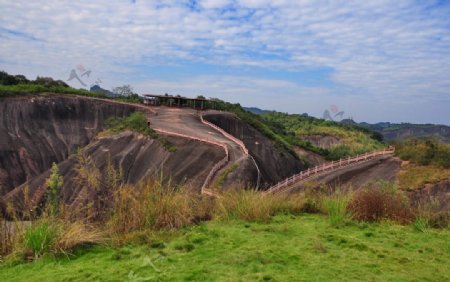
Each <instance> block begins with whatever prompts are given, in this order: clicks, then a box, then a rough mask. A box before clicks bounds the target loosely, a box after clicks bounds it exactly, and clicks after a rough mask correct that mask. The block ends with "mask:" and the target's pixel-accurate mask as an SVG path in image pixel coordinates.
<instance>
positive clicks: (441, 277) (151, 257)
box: [0, 215, 450, 281]
mask: <svg viewBox="0 0 450 282" xmlns="http://www.w3.org/2000/svg"><path fill="white" fill-rule="evenodd" d="M150 236H151V237H152V239H151V240H148V238H146V240H145V241H147V242H150V243H145V244H144V243H142V244H138V245H132V246H126V247H121V248H111V247H107V246H96V247H92V248H85V249H79V250H78V251H76V252H75V253H74V255H73V256H70V257H54V256H50V255H49V256H44V257H42V258H40V259H38V260H36V261H34V262H32V263H23V264H19V265H7V264H5V265H0V281H86V280H90V281H128V280H129V281H161V280H162V281H165V280H171V281H180V280H194V281H216V280H222V281H249V280H252V281H253V280H257V281H302V280H307V281H311V280H313V281H330V280H340V281H342V280H346V281H349V280H364V281H370V280H383V281H386V280H388V281H449V279H450V268H449V267H448V266H449V265H450V232H449V231H448V230H439V231H437V230H431V229H429V230H427V232H425V233H422V232H417V231H414V230H413V228H412V227H411V226H400V225H396V224H392V223H379V224H367V223H355V222H351V223H348V224H347V225H345V226H342V227H340V228H336V227H332V226H331V225H330V223H329V221H328V220H327V218H326V217H324V216H322V215H299V216H288V215H278V216H275V217H274V218H273V219H272V220H271V221H270V222H269V223H255V222H252V223H249V222H244V221H240V220H230V221H217V220H213V221H210V222H205V223H202V224H200V225H197V226H193V227H187V228H184V229H180V230H178V231H172V232H167V231H166V232H163V231H160V232H155V233H153V234H152V235H150Z"/></svg>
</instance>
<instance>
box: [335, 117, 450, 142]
mask: <svg viewBox="0 0 450 282" xmlns="http://www.w3.org/2000/svg"><path fill="white" fill-rule="evenodd" d="M342 122H343V123H346V124H358V125H360V126H363V127H365V128H368V129H370V130H374V131H377V132H379V133H381V134H382V135H383V138H384V140H386V141H392V140H403V139H407V138H412V137H437V138H438V139H440V140H441V141H443V142H445V143H450V126H447V125H439V124H413V123H390V122H379V123H375V124H370V123H367V122H361V123H355V122H354V121H352V120H344V121H342Z"/></svg>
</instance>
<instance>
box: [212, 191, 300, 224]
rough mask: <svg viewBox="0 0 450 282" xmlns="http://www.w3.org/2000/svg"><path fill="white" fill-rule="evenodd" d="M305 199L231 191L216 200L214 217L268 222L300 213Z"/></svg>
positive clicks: (296, 195)
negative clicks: (279, 214) (283, 214)
mask: <svg viewBox="0 0 450 282" xmlns="http://www.w3.org/2000/svg"><path fill="white" fill-rule="evenodd" d="M303 205H304V198H303V197H302V196H301V195H299V194H295V195H285V194H275V195H270V194H264V193H261V192H258V191H255V190H237V189H236V190H230V191H227V192H225V193H222V194H220V195H219V197H217V199H215V208H214V217H215V218H218V219H226V220H230V219H241V220H248V221H261V222H267V221H269V220H270V218H271V217H272V216H274V215H276V214H278V213H299V212H301V211H302V208H303Z"/></svg>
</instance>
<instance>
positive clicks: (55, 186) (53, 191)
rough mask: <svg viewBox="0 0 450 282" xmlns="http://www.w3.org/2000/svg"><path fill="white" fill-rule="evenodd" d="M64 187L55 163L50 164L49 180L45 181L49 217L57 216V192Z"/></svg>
mask: <svg viewBox="0 0 450 282" xmlns="http://www.w3.org/2000/svg"><path fill="white" fill-rule="evenodd" d="M63 185H64V182H63V177H62V176H61V175H60V174H59V169H58V166H57V165H56V163H53V164H52V168H51V173H50V178H49V179H48V180H47V186H48V187H49V191H48V204H49V206H48V207H49V212H50V214H51V215H56V214H58V211H59V191H60V189H61V187H62V186H63Z"/></svg>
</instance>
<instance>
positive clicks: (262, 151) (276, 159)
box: [204, 113, 305, 188]
mask: <svg viewBox="0 0 450 282" xmlns="http://www.w3.org/2000/svg"><path fill="white" fill-rule="evenodd" d="M204 118H205V119H206V120H208V121H209V122H211V123H213V124H215V125H217V126H219V127H220V128H222V129H223V130H225V131H226V132H228V133H229V134H231V135H233V136H234V137H236V138H238V139H240V140H242V141H243V142H244V144H245V146H246V147H247V149H248V150H249V153H250V154H251V155H252V156H253V157H254V159H255V161H256V163H257V164H258V167H259V169H260V171H261V183H260V187H261V188H265V187H269V186H271V185H272V184H275V183H277V182H278V181H280V180H283V179H285V178H287V177H289V176H291V175H293V174H295V173H298V172H299V171H301V170H302V169H304V168H305V164H304V163H302V162H301V161H300V160H298V159H297V158H296V157H294V156H293V155H291V154H290V153H288V152H286V151H283V150H282V149H278V148H277V147H276V144H275V143H274V142H273V141H272V140H270V139H269V138H267V137H266V136H264V135H263V134H262V133H260V132H259V131H258V130H256V129H255V128H253V127H252V126H251V125H249V124H247V123H245V122H243V121H242V120H240V119H239V118H237V117H236V116H235V115H233V114H224V113H220V114H217V113H208V114H207V115H204ZM248 165H249V166H251V165H252V164H251V163H249V164H248Z"/></svg>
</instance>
